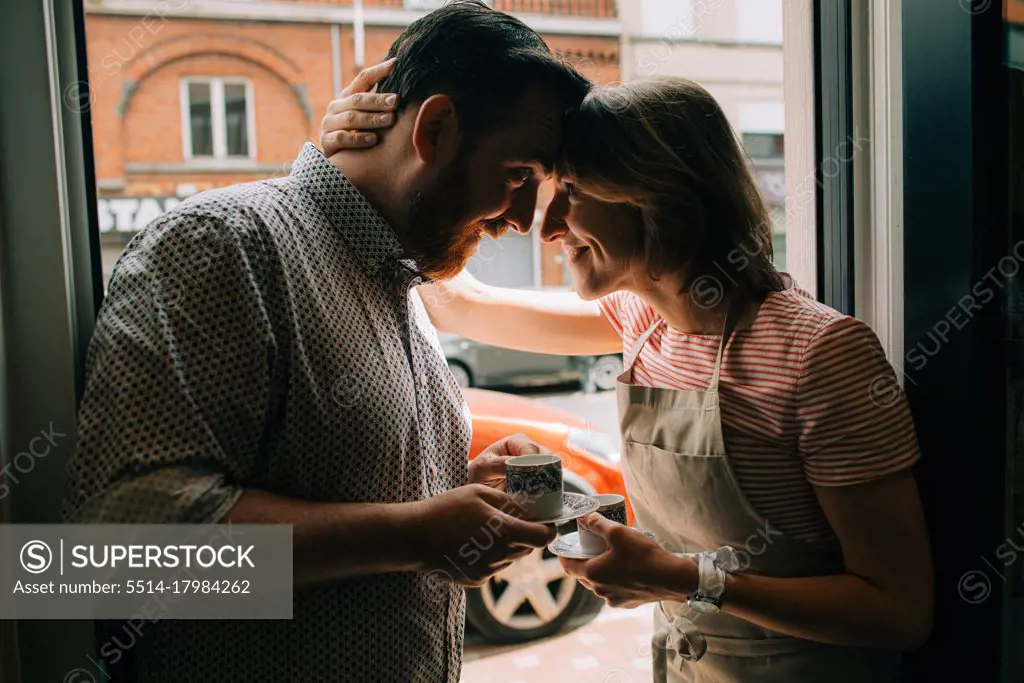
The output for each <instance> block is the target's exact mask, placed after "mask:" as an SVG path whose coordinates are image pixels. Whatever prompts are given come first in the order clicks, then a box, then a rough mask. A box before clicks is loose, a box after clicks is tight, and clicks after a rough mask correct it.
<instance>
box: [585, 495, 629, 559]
mask: <svg viewBox="0 0 1024 683" xmlns="http://www.w3.org/2000/svg"><path fill="white" fill-rule="evenodd" d="M591 498H593V499H594V500H596V501H597V510H596V512H597V513H598V514H599V515H601V516H603V517H606V518H608V519H610V520H612V521H613V522H618V523H619V524H625V523H626V499H625V498H624V497H623V496H620V495H619V494H617V493H602V494H598V495H596V496H591ZM576 527H577V528H578V529H579V537H580V550H582V551H583V552H585V553H586V554H588V555H598V554H600V553H603V552H604V550H605V547H606V546H605V542H604V539H603V538H601V537H600V536H598V535H597V534H595V533H594V532H593V531H590V530H588V529H585V528H584V527H583V525H582V524H577V525H576Z"/></svg>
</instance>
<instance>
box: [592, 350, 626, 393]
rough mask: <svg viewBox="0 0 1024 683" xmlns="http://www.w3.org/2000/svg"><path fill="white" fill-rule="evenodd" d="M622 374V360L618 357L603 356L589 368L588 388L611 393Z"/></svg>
mask: <svg viewBox="0 0 1024 683" xmlns="http://www.w3.org/2000/svg"><path fill="white" fill-rule="evenodd" d="M621 374H622V359H621V358H619V357H618V356H601V357H600V358H598V359H597V360H595V361H594V362H593V363H591V364H590V367H588V368H587V377H586V378H585V379H584V384H585V385H586V386H590V387H594V388H595V389H597V390H598V391H611V390H612V389H614V388H615V383H616V381H617V380H618V378H619V375H621Z"/></svg>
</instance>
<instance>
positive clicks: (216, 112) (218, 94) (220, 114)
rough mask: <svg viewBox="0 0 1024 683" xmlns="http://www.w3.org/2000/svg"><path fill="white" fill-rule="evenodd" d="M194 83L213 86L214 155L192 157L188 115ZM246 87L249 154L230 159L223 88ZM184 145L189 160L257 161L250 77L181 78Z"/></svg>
mask: <svg viewBox="0 0 1024 683" xmlns="http://www.w3.org/2000/svg"><path fill="white" fill-rule="evenodd" d="M192 83H205V84H206V85H208V86H209V87H210V113H211V122H210V125H211V129H212V130H211V132H212V135H213V156H208V155H196V154H192V120H191V116H190V112H189V108H190V107H189V105H190V102H189V96H188V87H189V85H191V84H192ZM225 85H244V86H245V125H246V133H247V135H246V137H247V138H248V140H247V142H248V145H247V146H248V153H247V154H244V155H240V154H236V155H232V156H228V153H227V147H228V138H227V122H226V120H225V116H226V113H225V110H224V86H225ZM180 92H181V98H180V99H181V144H182V154H183V155H184V158H185V160H186V161H232V160H240V159H251V160H255V159H256V116H255V111H254V110H255V108H256V107H255V102H254V100H253V85H252V81H251V80H249V79H248V78H238V77H221V76H186V77H185V78H182V79H181V86H180Z"/></svg>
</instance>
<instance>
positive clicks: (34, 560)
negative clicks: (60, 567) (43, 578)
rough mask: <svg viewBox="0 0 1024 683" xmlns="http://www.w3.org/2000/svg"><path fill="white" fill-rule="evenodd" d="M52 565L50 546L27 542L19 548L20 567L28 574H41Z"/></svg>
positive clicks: (40, 542) (39, 542)
mask: <svg viewBox="0 0 1024 683" xmlns="http://www.w3.org/2000/svg"><path fill="white" fill-rule="evenodd" d="M52 563H53V552H52V551H51V550H50V546H48V545H46V544H45V543H43V542H42V541H29V542H28V543H26V544H25V545H23V546H21V566H22V567H24V568H25V571H27V572H28V573H30V574H42V573H43V572H45V571H46V570H47V569H49V568H50V565H51V564H52Z"/></svg>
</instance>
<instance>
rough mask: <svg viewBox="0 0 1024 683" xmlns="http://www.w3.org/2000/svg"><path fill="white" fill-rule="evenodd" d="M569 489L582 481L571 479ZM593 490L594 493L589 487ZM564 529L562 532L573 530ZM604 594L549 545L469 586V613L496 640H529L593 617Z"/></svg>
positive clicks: (601, 603)
mask: <svg viewBox="0 0 1024 683" xmlns="http://www.w3.org/2000/svg"><path fill="white" fill-rule="evenodd" d="M565 489H566V491H575V492H578V487H576V486H571V485H570V484H569V483H568V482H566V486H565ZM588 493H593V491H590V492H588ZM566 526H568V527H570V528H567V529H565V530H564V531H563V529H559V533H564V532H565V531H573V530H574V529H572V528H571V527H574V526H575V523H573V522H570V523H569V524H568V525H566ZM603 606H604V600H602V599H601V598H599V597H597V596H596V595H594V594H593V593H591V592H590V591H589V590H587V589H586V588H584V587H583V586H581V585H580V584H579V583H578V582H577V581H576V579H573V578H571V577H569V576H568V575H566V574H565V572H564V571H563V570H562V565H561V563H559V561H558V557H557V556H555V555H554V554H553V553H552V552H551V551H550V550H548V549H547V548H538V549H536V550H534V551H533V552H532V553H530V554H529V555H527V556H526V557H524V558H522V559H520V560H517V561H516V562H514V563H513V564H512V565H511V566H509V567H508V568H507V569H505V570H503V571H501V572H500V573H498V574H496V575H495V576H494V577H493V578H491V580H490V581H488V582H487V583H485V584H484V585H483V586H481V587H479V588H474V589H470V590H467V591H466V619H467V620H468V621H469V622H470V624H471V625H472V626H473V627H474V628H476V630H477V631H478V632H479V633H480V635H482V636H483V637H484V638H486V639H487V640H488V641H490V642H493V643H524V642H528V641H531V640H537V639H538V638H545V637H547V636H550V635H553V634H555V633H558V632H559V631H562V630H564V629H572V628H578V627H579V626H583V625H584V624H586V623H588V622H590V621H592V620H593V619H594V618H595V617H596V616H597V614H598V612H600V611H601V608H602V607H603Z"/></svg>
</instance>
